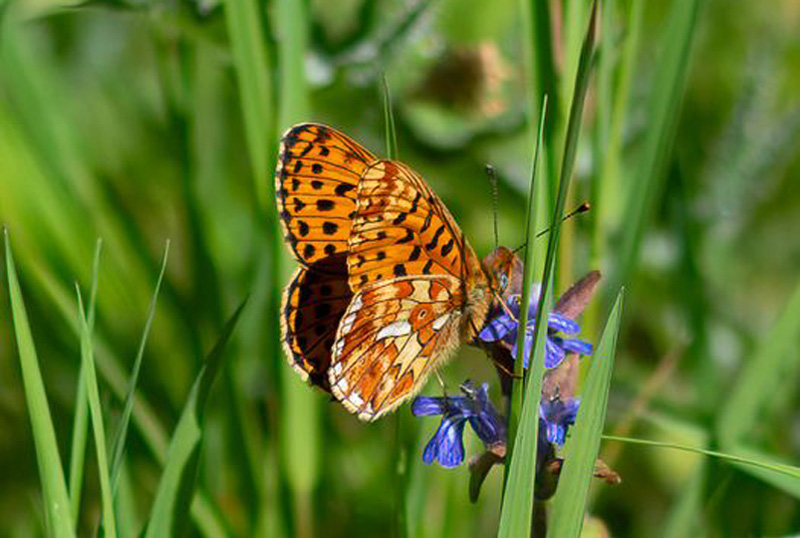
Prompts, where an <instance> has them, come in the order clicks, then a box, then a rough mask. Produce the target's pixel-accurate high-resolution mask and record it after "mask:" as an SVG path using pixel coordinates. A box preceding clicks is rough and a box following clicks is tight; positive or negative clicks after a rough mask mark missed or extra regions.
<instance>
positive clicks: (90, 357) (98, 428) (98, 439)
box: [75, 284, 117, 538]
mask: <svg viewBox="0 0 800 538" xmlns="http://www.w3.org/2000/svg"><path fill="white" fill-rule="evenodd" d="M75 291H76V294H77V296H78V314H79V316H78V317H79V321H80V326H81V335H80V338H81V371H82V372H83V375H84V379H83V384H84V386H85V387H86V396H87V399H88V401H89V414H90V417H91V419H92V434H93V436H94V446H95V452H96V454H97V470H98V475H99V476H100V494H101V498H102V509H103V529H104V531H105V532H104V535H105V536H107V537H109V538H116V536H117V519H116V516H115V514H114V499H113V497H114V496H113V494H112V491H111V479H110V475H109V464H108V454H107V453H106V431H105V424H104V423H103V408H102V407H101V405H100V391H99V389H98V387H97V372H96V371H95V367H94V366H95V365H94V351H93V349H92V329H91V327H90V326H89V322H88V321H87V319H86V315H85V313H84V308H83V299H82V298H81V291H80V288H79V287H78V285H77V284H76V285H75Z"/></svg>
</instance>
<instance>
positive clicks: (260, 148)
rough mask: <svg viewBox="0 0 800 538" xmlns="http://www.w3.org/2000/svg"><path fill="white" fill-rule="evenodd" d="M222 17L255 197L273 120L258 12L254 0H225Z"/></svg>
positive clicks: (263, 190) (260, 190)
mask: <svg viewBox="0 0 800 538" xmlns="http://www.w3.org/2000/svg"><path fill="white" fill-rule="evenodd" d="M225 21H226V23H227V26H228V38H229V39H230V42H231V51H232V52H233V63H234V66H235V68H236V76H237V78H238V82H239V84H238V86H239V99H240V100H241V103H242V109H243V110H242V117H243V119H244V126H245V135H246V136H245V139H246V140H247V150H248V155H249V156H250V164H251V166H252V169H253V177H254V181H255V193H256V195H257V196H258V198H259V200H266V199H267V193H268V190H269V183H268V182H269V178H270V176H269V165H268V158H267V154H268V152H267V151H265V148H268V147H270V142H271V141H272V136H273V132H274V129H275V126H274V124H273V121H272V120H273V115H272V113H271V108H272V99H273V95H272V91H271V85H270V76H269V55H268V54H267V51H266V49H265V45H264V43H265V41H264V30H263V26H262V23H261V21H262V14H261V9H260V8H259V3H258V2H257V1H256V0H227V1H226V2H225Z"/></svg>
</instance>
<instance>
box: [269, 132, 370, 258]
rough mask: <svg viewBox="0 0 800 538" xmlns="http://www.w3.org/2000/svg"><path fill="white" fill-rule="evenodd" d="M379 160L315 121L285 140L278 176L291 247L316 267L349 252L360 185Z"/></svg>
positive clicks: (280, 204) (281, 211)
mask: <svg viewBox="0 0 800 538" xmlns="http://www.w3.org/2000/svg"><path fill="white" fill-rule="evenodd" d="M375 160H376V159H375V156H373V155H372V154H371V153H370V152H369V151H367V150H366V149H364V148H363V147H361V146H360V145H359V144H358V143H356V142H355V141H353V140H352V139H350V138H349V137H347V136H346V135H344V134H343V133H341V132H339V131H337V130H335V129H331V128H330V127H326V126H324V125H317V124H313V123H306V124H301V125H296V126H294V127H292V128H291V129H289V130H288V131H287V132H286V134H284V135H283V138H282V139H281V147H280V154H279V156H278V166H277V170H276V172H275V193H276V196H277V202H278V212H279V214H280V217H281V222H282V223H283V228H284V231H285V232H286V236H285V240H286V243H287V244H288V245H289V247H290V248H291V250H292V253H293V254H294V255H295V257H296V258H297V259H298V261H300V262H302V263H304V264H312V263H314V262H317V261H319V260H322V259H324V258H326V257H328V256H332V255H333V254H336V253H338V252H345V251H346V250H347V240H348V238H349V237H350V223H351V221H352V218H353V216H354V215H355V210H356V202H355V199H356V193H357V189H358V183H359V181H360V179H361V176H362V175H363V173H364V171H365V170H366V169H367V167H368V166H369V165H370V164H371V163H372V162H374V161H375Z"/></svg>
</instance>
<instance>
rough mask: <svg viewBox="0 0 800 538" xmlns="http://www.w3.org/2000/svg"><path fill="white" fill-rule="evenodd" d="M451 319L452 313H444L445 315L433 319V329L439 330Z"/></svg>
mask: <svg viewBox="0 0 800 538" xmlns="http://www.w3.org/2000/svg"><path fill="white" fill-rule="evenodd" d="M448 319H450V313H449V312H448V313H447V314H444V315H443V316H439V317H438V318H436V319H435V320H434V321H433V330H434V331H438V330H441V328H442V327H444V324H445V323H447V320H448Z"/></svg>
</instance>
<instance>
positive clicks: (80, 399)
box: [68, 239, 103, 521]
mask: <svg viewBox="0 0 800 538" xmlns="http://www.w3.org/2000/svg"><path fill="white" fill-rule="evenodd" d="M102 244H103V242H102V240H100V239H98V240H97V243H96V244H95V250H94V262H93V263H92V284H91V294H90V296H89V328H90V329H91V328H92V327H94V316H95V305H96V302H97V301H96V300H97V282H98V274H99V272H100V251H101V250H102ZM79 337H80V333H79ZM83 379H84V372H83V362H81V366H80V370H79V372H78V390H77V391H76V396H75V397H76V400H75V414H74V415H73V420H72V442H71V444H70V461H69V490H68V491H69V500H70V510H71V513H72V519H73V521H78V515H79V514H80V510H81V492H82V491H83V465H84V462H85V460H86V439H87V434H88V431H89V428H88V427H89V401H88V400H87V397H86V384H85V383H84V381H83Z"/></svg>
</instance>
